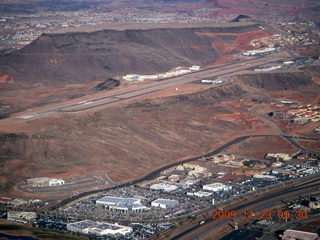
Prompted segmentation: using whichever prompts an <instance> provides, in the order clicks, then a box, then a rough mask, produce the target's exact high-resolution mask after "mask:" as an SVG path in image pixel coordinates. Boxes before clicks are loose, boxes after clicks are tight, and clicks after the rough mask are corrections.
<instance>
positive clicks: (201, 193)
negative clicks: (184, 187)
mask: <svg viewBox="0 0 320 240" xmlns="http://www.w3.org/2000/svg"><path fill="white" fill-rule="evenodd" d="M211 195H212V192H206V191H198V192H195V193H193V196H196V197H200V198H201V197H209V196H211Z"/></svg>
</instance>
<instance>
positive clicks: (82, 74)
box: [0, 24, 259, 85]
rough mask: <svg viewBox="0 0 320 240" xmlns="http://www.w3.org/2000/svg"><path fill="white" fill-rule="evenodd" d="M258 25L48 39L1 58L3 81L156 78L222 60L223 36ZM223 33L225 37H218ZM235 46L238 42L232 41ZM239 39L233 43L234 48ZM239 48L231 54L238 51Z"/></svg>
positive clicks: (52, 36) (49, 36)
mask: <svg viewBox="0 0 320 240" xmlns="http://www.w3.org/2000/svg"><path fill="white" fill-rule="evenodd" d="M258 29H259V28H258V24H251V25H250V24H248V25H246V26H242V27H241V26H238V27H226V28H221V27H220V28H210V27H209V28H184V29H177V28H170V29H147V30H123V31H117V30H103V31H97V32H90V33H89V32H81V33H80V32H78V33H77V32H75V33H63V34H43V35H42V36H41V37H39V38H38V39H36V40H35V41H33V42H32V43H31V44H29V45H27V46H26V47H24V48H23V49H20V50H19V51H16V52H13V53H11V54H9V55H7V56H3V57H1V58H0V66H1V69H0V76H1V75H4V74H7V75H9V76H13V79H14V81H15V82H16V83H23V84H25V85H29V84H34V83H38V82H41V83H45V84H54V83H59V84H61V83H74V82H87V81H91V80H99V81H101V80H104V79H106V78H108V77H116V76H122V75H125V74H128V73H138V74H150V73H157V72H163V71H167V70H169V69H171V68H173V67H177V66H181V65H183V66H191V65H195V64H197V65H204V64H207V63H210V62H212V61H214V60H215V59H217V58H218V57H219V56H221V55H222V54H226V52H223V53H222V52H221V49H220V48H221V44H228V43H227V42H226V41H225V40H224V39H223V34H222V35H221V33H228V34H230V33H231V34H233V35H234V36H235V38H234V39H236V38H237V36H238V35H239V34H243V33H250V32H253V31H258ZM215 33H219V35H218V36H217V35H215ZM232 41H233V42H232ZM234 41H236V40H229V44H233V43H234ZM233 50H234V49H231V50H230V52H232V51H233Z"/></svg>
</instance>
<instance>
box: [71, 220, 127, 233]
mask: <svg viewBox="0 0 320 240" xmlns="http://www.w3.org/2000/svg"><path fill="white" fill-rule="evenodd" d="M67 229H68V230H69V231H71V232H77V233H82V234H89V233H90V234H95V235H99V236H102V235H116V234H121V235H126V234H128V233H130V232H132V228H131V227H127V226H122V225H118V224H111V223H105V222H93V221H90V220H83V221H80V222H75V223H68V224H67Z"/></svg>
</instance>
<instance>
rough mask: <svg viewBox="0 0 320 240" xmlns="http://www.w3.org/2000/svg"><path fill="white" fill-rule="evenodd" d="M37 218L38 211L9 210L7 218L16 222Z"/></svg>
mask: <svg viewBox="0 0 320 240" xmlns="http://www.w3.org/2000/svg"><path fill="white" fill-rule="evenodd" d="M36 218H37V213H36V212H20V211H9V212H8V213H7V219H8V220H9V221H16V222H22V221H23V222H24V221H25V222H27V221H31V220H34V219H36Z"/></svg>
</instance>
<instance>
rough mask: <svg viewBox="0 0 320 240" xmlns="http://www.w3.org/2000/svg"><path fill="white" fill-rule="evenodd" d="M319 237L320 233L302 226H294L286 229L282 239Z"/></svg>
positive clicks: (314, 239)
mask: <svg viewBox="0 0 320 240" xmlns="http://www.w3.org/2000/svg"><path fill="white" fill-rule="evenodd" d="M318 238H319V235H318V234H317V233H316V232H314V231H312V230H310V229H308V228H302V227H294V228H292V229H288V230H286V231H284V233H283V236H281V239H283V240H292V239H304V240H307V239H308V240H316V239H318Z"/></svg>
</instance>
